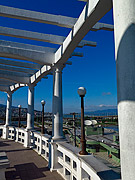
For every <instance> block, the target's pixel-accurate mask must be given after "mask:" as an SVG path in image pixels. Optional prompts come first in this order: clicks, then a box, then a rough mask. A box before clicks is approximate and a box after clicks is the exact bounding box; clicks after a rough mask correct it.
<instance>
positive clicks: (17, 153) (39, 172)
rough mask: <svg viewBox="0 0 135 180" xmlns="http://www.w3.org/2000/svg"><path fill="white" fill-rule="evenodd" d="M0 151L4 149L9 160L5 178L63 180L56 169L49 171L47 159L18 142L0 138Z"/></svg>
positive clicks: (7, 179) (14, 179) (12, 179)
mask: <svg viewBox="0 0 135 180" xmlns="http://www.w3.org/2000/svg"><path fill="white" fill-rule="evenodd" d="M0 151H5V152H6V154H7V156H8V159H9V161H10V167H9V168H7V169H6V180H63V178H62V177H61V176H60V175H59V174H58V173H57V172H56V171H54V172H50V171H49V169H48V167H47V164H48V163H47V161H45V160H44V159H43V158H42V157H41V156H39V155H38V154H37V153H36V152H34V151H33V150H31V149H28V148H24V147H23V145H21V144H19V143H16V142H14V141H10V140H3V139H1V138H0Z"/></svg>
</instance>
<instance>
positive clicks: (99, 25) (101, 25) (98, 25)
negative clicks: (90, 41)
mask: <svg viewBox="0 0 135 180" xmlns="http://www.w3.org/2000/svg"><path fill="white" fill-rule="evenodd" d="M91 30H92V31H98V30H106V31H114V25H112V24H105V23H99V22H98V23H96V24H95V25H94V26H93V27H92V29H91Z"/></svg>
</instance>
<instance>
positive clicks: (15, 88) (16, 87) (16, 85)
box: [9, 83, 27, 92]
mask: <svg viewBox="0 0 135 180" xmlns="http://www.w3.org/2000/svg"><path fill="white" fill-rule="evenodd" d="M24 86H27V84H19V83H17V84H13V85H11V86H10V87H9V88H10V91H11V92H15V91H16V90H17V89H19V88H21V87H24Z"/></svg>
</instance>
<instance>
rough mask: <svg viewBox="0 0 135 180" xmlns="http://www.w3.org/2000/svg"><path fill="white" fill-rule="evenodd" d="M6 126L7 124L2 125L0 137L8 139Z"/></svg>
mask: <svg viewBox="0 0 135 180" xmlns="http://www.w3.org/2000/svg"><path fill="white" fill-rule="evenodd" d="M8 134H9V133H8V126H7V125H4V127H3V133H2V138H3V139H8Z"/></svg>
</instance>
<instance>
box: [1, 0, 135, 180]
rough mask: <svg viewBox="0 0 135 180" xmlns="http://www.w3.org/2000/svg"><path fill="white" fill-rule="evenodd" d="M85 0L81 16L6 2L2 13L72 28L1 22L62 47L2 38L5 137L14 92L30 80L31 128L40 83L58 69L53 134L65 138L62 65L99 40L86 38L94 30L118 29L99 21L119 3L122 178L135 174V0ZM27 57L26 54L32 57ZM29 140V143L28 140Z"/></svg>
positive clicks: (13, 32) (5, 31)
mask: <svg viewBox="0 0 135 180" xmlns="http://www.w3.org/2000/svg"><path fill="white" fill-rule="evenodd" d="M82 1H85V2H86V5H85V7H84V9H83V11H82V12H81V14H80V16H79V17H78V18H77V19H76V18H71V17H65V16H57V15H51V14H46V13H40V12H34V11H29V10H23V9H17V8H13V7H7V6H0V16H3V17H9V18H15V19H20V20H27V21H34V22H40V23H47V24H52V25H57V26H61V27H65V28H71V31H70V33H69V34H68V36H67V37H63V36H58V35H52V34H43V33H37V32H30V31H24V30H19V29H13V28H9V27H0V35H4V36H11V37H16V38H24V39H30V40H36V41H43V42H49V43H52V44H58V45H59V48H58V49H55V48H49V47H43V46H35V45H30V44H22V43H17V42H10V41H3V40H1V41H0V57H4V58H3V59H2V58H1V59H0V79H1V80H0V90H1V91H5V92H7V95H8V99H7V111H6V125H5V131H4V132H5V138H7V133H8V132H7V128H6V127H7V126H8V125H9V124H10V119H11V103H12V93H13V92H14V91H15V90H17V89H18V88H20V87H22V86H26V85H27V86H28V116H27V128H26V129H27V131H29V129H32V128H33V112H34V86H35V85H36V84H37V83H38V82H39V81H40V80H41V78H43V77H45V76H47V75H48V74H49V73H51V72H53V110H52V111H53V112H52V113H53V137H52V139H53V141H56V140H60V139H62V138H63V132H62V123H63V120H62V118H63V114H62V70H63V68H64V67H65V65H66V63H68V59H69V58H70V57H72V56H82V54H81V53H78V52H75V51H74V50H75V48H76V47H83V46H94V47H95V46H96V43H95V42H90V41H86V40H82V39H83V38H84V36H85V35H86V34H87V33H88V32H89V31H90V30H91V31H97V30H100V29H103V30H111V31H112V30H113V26H112V25H108V24H103V23H99V22H98V21H99V20H100V19H101V18H102V17H103V16H104V15H105V14H106V13H107V12H108V11H110V10H111V9H112V6H113V5H114V27H115V50H116V60H117V61H116V64H117V80H118V115H119V129H120V149H121V166H122V178H123V180H127V179H131V180H133V179H135V174H134V172H135V156H134V152H135V143H134V139H135V133H134V129H135V110H134V109H135V95H134V94H135V93H134V92H135V75H134V74H135V61H134V58H135V51H134V45H135V36H134V35H135V18H134V17H135V3H134V1H133V0H127V1H125V2H123V1H122V0H119V1H116V0H114V1H113V5H112V0H82ZM10 58H12V59H10ZM13 59H16V60H13ZM21 60H26V61H27V62H24V61H21ZM69 64H70V63H69ZM26 146H28V144H27V143H26ZM52 153H53V151H52ZM53 155H54V154H53ZM53 155H52V156H53ZM54 159H55V157H54ZM52 164H53V163H52ZM52 167H53V165H52ZM127 167H128V169H127Z"/></svg>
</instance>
